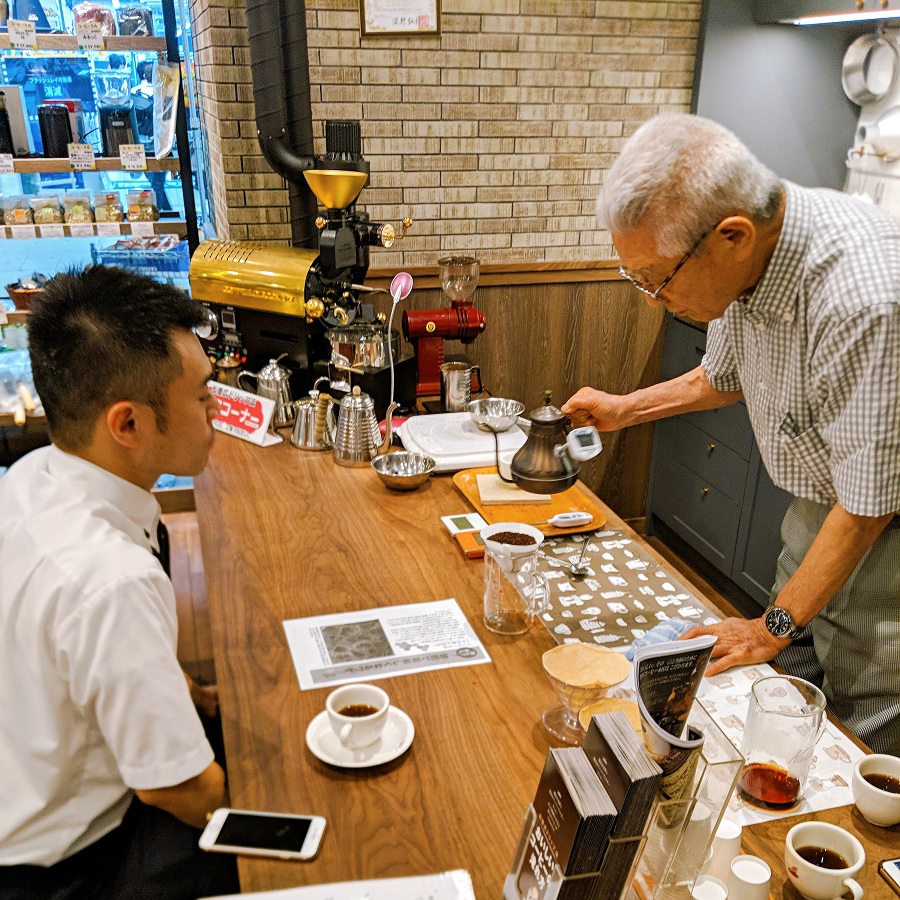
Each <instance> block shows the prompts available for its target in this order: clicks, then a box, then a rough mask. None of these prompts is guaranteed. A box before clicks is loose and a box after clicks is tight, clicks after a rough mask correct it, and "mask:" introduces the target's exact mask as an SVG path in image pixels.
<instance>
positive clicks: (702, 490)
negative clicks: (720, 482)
mask: <svg viewBox="0 0 900 900" xmlns="http://www.w3.org/2000/svg"><path fill="white" fill-rule="evenodd" d="M708 493H709V488H700V496H701V497H705V496H706V495H707V494H708Z"/></svg>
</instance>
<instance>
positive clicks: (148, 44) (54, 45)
mask: <svg viewBox="0 0 900 900" xmlns="http://www.w3.org/2000/svg"><path fill="white" fill-rule="evenodd" d="M37 46H38V50H39V51H40V50H78V38H76V37H75V35H74V34H39V35H37ZM10 49H12V48H11V47H10V43H9V36H8V35H5V34H3V35H0V50H10ZM123 50H124V51H128V50H140V51H156V52H157V53H165V52H166V39H165V38H164V37H137V36H135V35H125V36H120V35H110V36H109V37H108V38H105V39H104V47H103V50H79V51H78V52H79V53H106V52H113V51H117V52H122V51H123ZM20 52H22V53H28V52H29V51H27V50H22V51H20Z"/></svg>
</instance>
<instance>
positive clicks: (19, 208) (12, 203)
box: [0, 195, 34, 225]
mask: <svg viewBox="0 0 900 900" xmlns="http://www.w3.org/2000/svg"><path fill="white" fill-rule="evenodd" d="M0 207H2V209H3V224H4V225H34V211H33V210H32V208H31V203H30V202H29V198H28V197H25V196H17V195H10V196H9V197H4V198H3V199H2V200H0Z"/></svg>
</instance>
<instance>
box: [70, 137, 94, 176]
mask: <svg viewBox="0 0 900 900" xmlns="http://www.w3.org/2000/svg"><path fill="white" fill-rule="evenodd" d="M69 165H70V166H71V167H72V168H73V169H74V170H75V171H76V172H88V171H91V170H92V169H96V168H97V160H96V159H95V157H94V148H93V147H92V146H91V145H90V144H69Z"/></svg>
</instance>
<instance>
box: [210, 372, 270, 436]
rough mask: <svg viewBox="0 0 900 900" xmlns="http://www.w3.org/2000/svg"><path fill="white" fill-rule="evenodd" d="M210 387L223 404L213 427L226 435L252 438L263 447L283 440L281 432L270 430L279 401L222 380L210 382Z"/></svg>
mask: <svg viewBox="0 0 900 900" xmlns="http://www.w3.org/2000/svg"><path fill="white" fill-rule="evenodd" d="M208 384H209V390H210V392H211V393H212V394H214V395H215V396H216V398H217V399H218V401H219V405H220V406H221V407H222V409H221V411H220V412H219V415H218V416H216V418H215V419H213V423H212V424H213V428H215V429H216V431H222V432H224V433H225V434H231V435H233V436H234V437H238V438H241V439H242V440H244V441H250V443H251V444H258V445H259V446H260V447H268V446H270V445H271V444H278V443H280V442H281V440H282V438H281V435H278V434H272V433H270V432H269V422H271V421H272V413H273V412H274V411H275V401H274V400H269V399H268V398H267V397H260V396H258V395H257V394H251V393H250V392H249V391H239V390H238V389H237V388H233V387H230V386H229V385H227V384H220V383H219V382H218V381H210V382H208Z"/></svg>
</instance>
